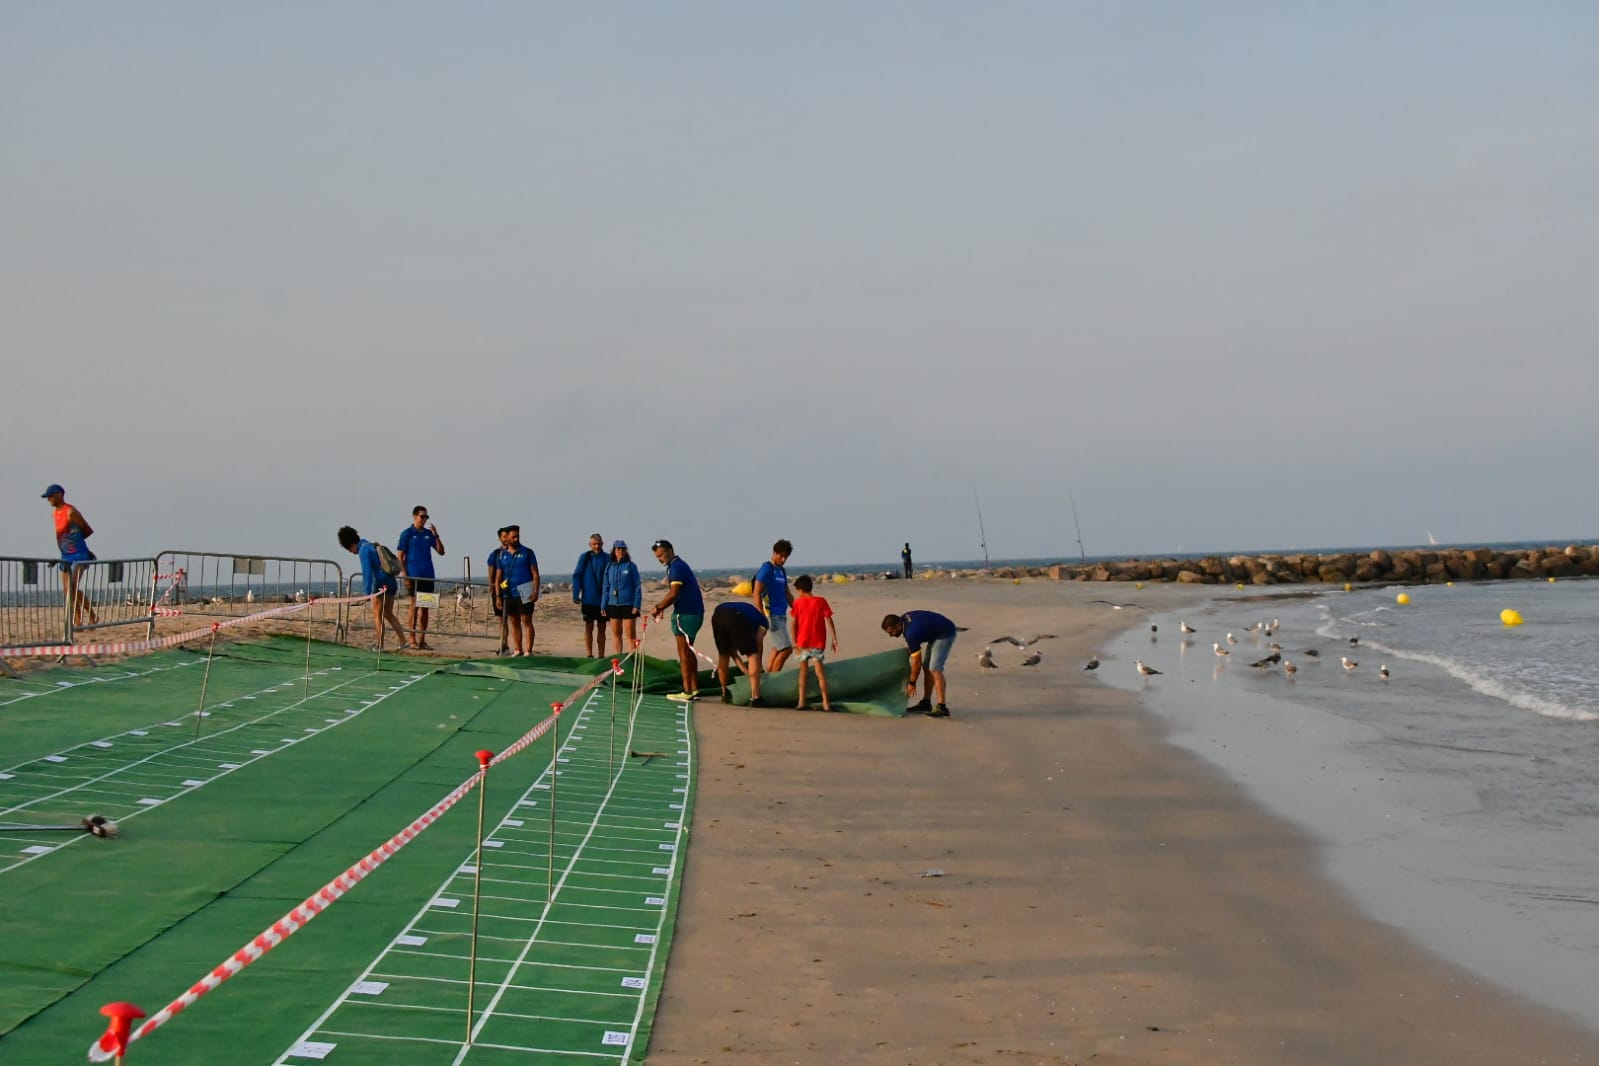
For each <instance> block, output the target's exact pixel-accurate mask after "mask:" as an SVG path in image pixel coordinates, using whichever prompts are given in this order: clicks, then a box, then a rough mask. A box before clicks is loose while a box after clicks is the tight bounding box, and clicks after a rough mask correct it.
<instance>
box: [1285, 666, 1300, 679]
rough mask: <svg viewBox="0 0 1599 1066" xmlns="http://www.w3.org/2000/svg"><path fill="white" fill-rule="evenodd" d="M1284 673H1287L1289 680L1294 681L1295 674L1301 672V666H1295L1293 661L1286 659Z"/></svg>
mask: <svg viewBox="0 0 1599 1066" xmlns="http://www.w3.org/2000/svg"><path fill="white" fill-rule="evenodd" d="M1283 673H1285V674H1287V675H1288V680H1290V681H1292V680H1293V679H1294V675H1295V674H1297V673H1299V667H1297V666H1295V665H1294V664H1293V663H1292V662H1291V661H1285V662H1284V663H1283Z"/></svg>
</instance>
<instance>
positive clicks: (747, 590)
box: [733, 581, 755, 596]
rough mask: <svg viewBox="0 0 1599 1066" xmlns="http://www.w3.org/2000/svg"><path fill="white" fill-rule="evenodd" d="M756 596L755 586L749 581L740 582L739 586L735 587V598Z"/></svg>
mask: <svg viewBox="0 0 1599 1066" xmlns="http://www.w3.org/2000/svg"><path fill="white" fill-rule="evenodd" d="M754 594H755V586H754V585H752V584H750V583H749V582H748V581H740V582H739V583H738V584H736V585H734V586H733V595H735V596H752V595H754Z"/></svg>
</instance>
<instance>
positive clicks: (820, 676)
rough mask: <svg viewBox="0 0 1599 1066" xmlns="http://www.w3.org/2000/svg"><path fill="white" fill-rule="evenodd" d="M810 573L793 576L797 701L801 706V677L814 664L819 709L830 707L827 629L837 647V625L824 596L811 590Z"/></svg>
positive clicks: (803, 698)
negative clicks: (834, 623) (820, 693)
mask: <svg viewBox="0 0 1599 1066" xmlns="http://www.w3.org/2000/svg"><path fill="white" fill-rule="evenodd" d="M811 588H812V582H811V575H809V574H801V575H800V576H799V577H797V578H795V579H794V607H793V611H792V612H791V613H792V614H793V615H794V644H795V645H796V646H797V647H798V648H799V702H798V703H796V704H795V706H796V707H798V708H799V709H800V710H804V709H805V681H806V679H807V677H809V675H810V668H811V667H812V666H815V667H816V684H817V687H819V688H820V689H821V690H822V710H824V711H831V710H832V709H833V703H832V701H831V700H830V699H828V696H827V671H826V669H825V668H824V666H823V665H822V664H823V663H825V662H827V645H828V639H827V637H828V634H829V633H831V634H832V637H833V640H832V645H833V651H835V652H836V651H838V628H837V627H836V626H834V625H833V608H832V606H831V605H829V604H828V602H827V598H826V597H825V596H816V595H813V594H812V593H811Z"/></svg>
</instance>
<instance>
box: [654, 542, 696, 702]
mask: <svg viewBox="0 0 1599 1066" xmlns="http://www.w3.org/2000/svg"><path fill="white" fill-rule="evenodd" d="M650 550H651V551H652V552H654V553H655V561H656V562H658V563H660V564H661V565H662V566H664V567H666V595H665V596H663V597H661V601H660V602H659V603H657V604H656V605H655V609H654V610H653V611H651V612H650V616H651V617H652V618H660V617H661V616H662V615H663V614H665V613H666V609H667V608H668V607H670V608H672V632H673V633H674V634H676V635H677V664H678V667H679V669H680V670H681V671H682V673H683V691H682V692H674V693H672V694H671V695H669V696H667V697H666V698H667V699H669V700H677V701H679V702H685V701H688V700H697V699H699V698H700V693H699V671H698V670H696V669H695V664H694V647H693V644H694V638H695V637H697V636H699V635H700V626H702V625H704V624H705V597H704V596H703V595H701V594H700V581H699V578H697V577H695V576H694V570H693V569H692V568H691V567H690V566H689V565H688V563H686V562H684V561H683V559H682V557H681V556H679V555H678V554H677V552H676V551H674V550H673V548H672V542H671V541H669V540H658V541H656V542H655V543H654V544H651V545H650Z"/></svg>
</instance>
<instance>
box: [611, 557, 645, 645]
mask: <svg viewBox="0 0 1599 1066" xmlns="http://www.w3.org/2000/svg"><path fill="white" fill-rule="evenodd" d="M643 606H644V583H643V582H642V581H640V580H639V576H638V567H637V566H635V565H634V564H633V557H632V556H631V555H629V554H628V553H627V541H625V540H619V541H616V542H614V543H613V544H612V545H611V565H610V566H608V567H606V568H605V617H606V618H608V619H610V622H611V636H612V637H614V638H615V640H616V650H617V651H618V652H619V653H620V654H622V655H626V654H627V653H628V652H629V651H632V650H633V648H634V646H635V645H637V644H638V613H639V609H640V608H641V607H643ZM623 622H626V623H627V643H626V644H623V643H622V623H623Z"/></svg>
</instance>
